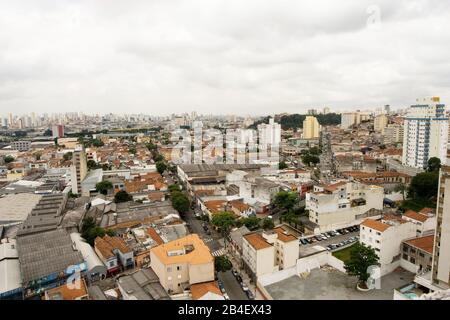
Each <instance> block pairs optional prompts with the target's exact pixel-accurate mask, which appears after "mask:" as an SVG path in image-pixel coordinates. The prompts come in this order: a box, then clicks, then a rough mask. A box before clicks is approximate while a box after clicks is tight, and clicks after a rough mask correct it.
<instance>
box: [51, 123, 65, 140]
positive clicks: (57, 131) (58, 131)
mask: <svg viewBox="0 0 450 320" xmlns="http://www.w3.org/2000/svg"><path fill="white" fill-rule="evenodd" d="M52 135H53V138H63V137H64V125H62V124H57V125H54V126H53V127H52Z"/></svg>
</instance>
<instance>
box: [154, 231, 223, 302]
mask: <svg viewBox="0 0 450 320" xmlns="http://www.w3.org/2000/svg"><path fill="white" fill-rule="evenodd" d="M150 257H151V258H150V260H151V267H152V269H153V270H154V271H155V273H156V274H157V275H158V278H159V281H160V282H161V285H162V286H163V287H164V289H166V290H167V291H168V292H169V294H175V293H182V292H183V291H185V290H187V288H188V287H189V286H190V285H193V284H196V283H202V282H209V281H214V258H213V256H212V255H211V252H210V250H209V248H208V247H207V246H206V245H205V243H204V242H203V240H201V239H200V238H199V236H198V235H197V234H191V235H188V236H186V237H184V238H180V239H178V240H174V241H170V242H168V243H165V244H162V245H160V246H157V247H155V248H153V249H151V252H150Z"/></svg>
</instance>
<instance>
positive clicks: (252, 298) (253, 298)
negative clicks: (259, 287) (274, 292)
mask: <svg viewBox="0 0 450 320" xmlns="http://www.w3.org/2000/svg"><path fill="white" fill-rule="evenodd" d="M245 293H246V294H247V297H248V299H249V300H255V296H254V295H253V293H252V292H251V291H250V290H248V291H245Z"/></svg>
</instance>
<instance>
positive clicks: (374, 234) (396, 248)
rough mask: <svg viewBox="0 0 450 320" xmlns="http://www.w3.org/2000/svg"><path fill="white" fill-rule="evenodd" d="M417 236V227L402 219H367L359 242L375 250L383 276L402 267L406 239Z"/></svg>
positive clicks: (390, 217) (361, 229)
mask: <svg viewBox="0 0 450 320" xmlns="http://www.w3.org/2000/svg"><path fill="white" fill-rule="evenodd" d="M415 236H416V226H415V224H414V223H412V222H410V221H406V220H404V219H402V218H401V217H395V216H384V217H383V218H382V219H381V220H373V219H366V220H364V221H363V222H362V223H361V227H360V239H359V241H360V242H361V243H362V244H364V245H366V246H369V247H372V248H374V249H375V252H376V254H377V255H378V258H379V261H378V262H379V264H380V268H381V275H385V274H388V273H390V272H392V271H393V270H394V269H395V268H397V267H399V266H400V258H401V255H400V247H401V243H402V241H403V240H405V239H410V238H413V237H415Z"/></svg>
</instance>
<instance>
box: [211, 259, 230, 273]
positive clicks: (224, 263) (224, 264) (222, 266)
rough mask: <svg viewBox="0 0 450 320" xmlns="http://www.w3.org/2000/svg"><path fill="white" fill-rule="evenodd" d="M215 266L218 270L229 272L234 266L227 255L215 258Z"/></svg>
mask: <svg viewBox="0 0 450 320" xmlns="http://www.w3.org/2000/svg"><path fill="white" fill-rule="evenodd" d="M214 268H215V269H216V271H217V272H227V271H228V270H231V269H232V268H233V265H232V264H231V261H230V260H229V259H228V258H227V257H226V256H219V257H215V258H214Z"/></svg>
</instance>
